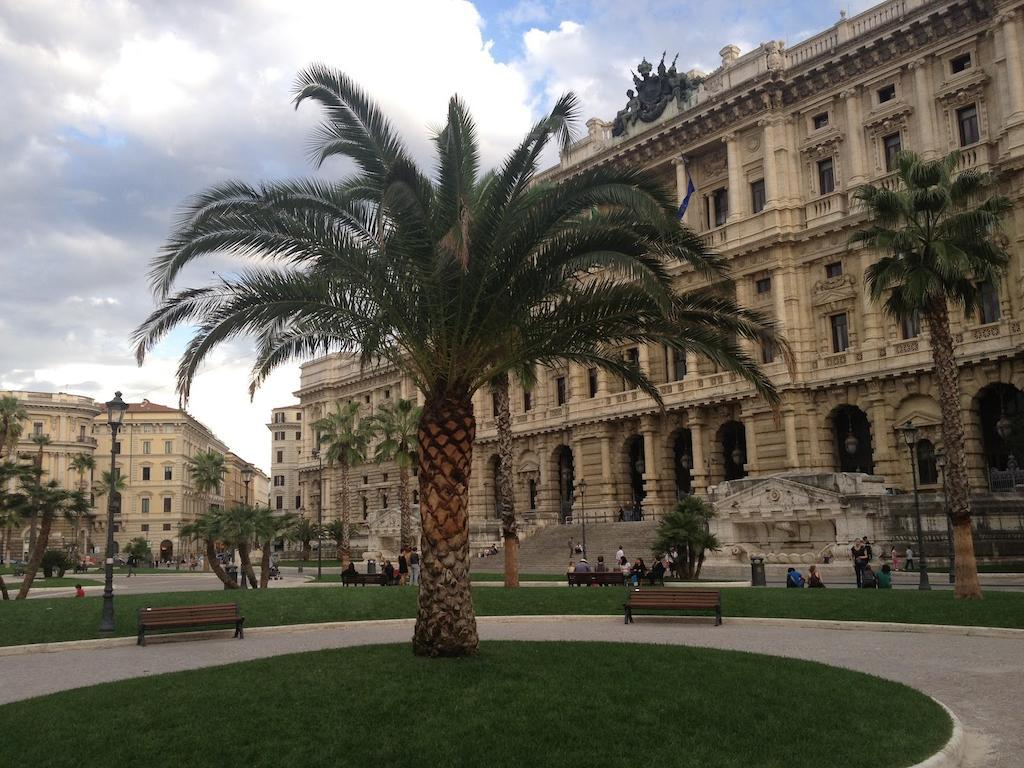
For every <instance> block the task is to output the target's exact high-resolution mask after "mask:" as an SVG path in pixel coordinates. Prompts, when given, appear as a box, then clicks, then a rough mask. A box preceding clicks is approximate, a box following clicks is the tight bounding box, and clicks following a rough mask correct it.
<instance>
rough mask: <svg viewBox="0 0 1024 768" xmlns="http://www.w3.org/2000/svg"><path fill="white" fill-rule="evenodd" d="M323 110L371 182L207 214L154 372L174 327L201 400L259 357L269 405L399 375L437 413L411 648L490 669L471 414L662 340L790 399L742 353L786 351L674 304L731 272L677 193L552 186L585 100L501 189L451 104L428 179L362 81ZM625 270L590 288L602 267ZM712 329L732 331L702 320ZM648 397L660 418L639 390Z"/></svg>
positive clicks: (701, 303) (760, 334)
mask: <svg viewBox="0 0 1024 768" xmlns="http://www.w3.org/2000/svg"><path fill="white" fill-rule="evenodd" d="M307 100H313V101H315V102H318V103H319V104H321V105H322V106H323V107H324V109H325V113H326V117H325V120H324V122H323V124H322V126H321V129H320V131H319V133H318V134H317V137H316V139H315V142H314V154H315V158H316V160H317V162H318V163H322V162H323V161H325V160H327V159H329V158H331V157H335V156H337V157H343V158H348V159H349V160H350V161H352V163H353V164H354V167H355V168H356V172H355V174H354V175H352V176H351V177H349V178H347V179H345V180H343V181H340V182H337V183H331V182H328V181H323V180H319V179H312V180H306V181H294V182H287V183H272V184H263V185H260V186H258V187H254V186H250V185H248V184H244V183H240V182H229V183H225V184H222V185H219V186H216V187H214V188H212V189H210V190H207V191H206V192H204V193H202V194H200V195H199V196H197V197H196V198H195V199H193V200H192V201H191V203H190V204H189V205H188V207H187V210H186V212H185V214H184V216H183V217H182V219H181V221H180V222H179V225H178V227H177V228H176V230H175V231H174V233H173V234H172V235H171V237H170V239H169V241H168V243H167V245H166V247H165V248H164V250H163V252H162V253H161V254H160V255H159V256H158V257H157V258H156V259H155V260H154V262H153V267H152V270H151V277H152V281H153V286H154V290H155V292H156V294H157V297H158V301H159V306H158V307H157V309H156V310H155V311H154V312H153V313H152V314H151V315H150V316H149V318H147V319H146V320H145V321H144V322H143V323H142V325H141V326H140V327H139V328H138V329H137V330H136V335H135V340H136V343H137V356H138V358H139V361H140V362H141V361H142V360H143V358H144V357H145V353H146V352H147V350H149V349H151V348H152V347H153V346H154V345H155V344H157V343H158V342H159V341H160V340H161V339H162V338H163V337H164V335H166V333H168V332H169V331H170V330H171V329H173V328H175V327H176V326H178V325H188V326H189V327H192V328H195V336H194V338H193V340H192V342H191V343H190V344H189V346H188V347H187V348H186V350H185V352H184V353H183V356H182V360H181V363H180V365H179V369H178V390H179V394H180V395H181V397H182V398H184V399H187V398H188V395H189V391H190V387H191V383H192V380H193V378H194V376H195V374H196V371H197V370H198V368H199V366H200V365H201V363H202V361H203V360H204V359H205V358H206V356H207V355H208V354H209V352H210V351H211V350H212V349H214V348H215V347H216V346H217V345H218V344H220V343H221V342H223V341H226V340H228V339H231V338H234V337H236V336H248V335H255V336H256V337H257V359H256V363H255V365H254V370H253V375H252V387H253V388H254V389H255V388H256V387H258V386H259V385H260V383H261V382H262V381H263V380H264V379H265V377H266V376H267V375H268V374H269V373H270V372H271V371H272V370H274V369H275V368H276V367H277V366H279V365H281V364H283V363H285V362H287V361H291V360H295V359H303V358H306V357H308V356H310V355H317V354H324V353H328V352H331V351H335V350H340V351H346V352H357V353H359V354H360V356H361V359H362V361H363V362H364V363H365V364H372V363H373V362H374V361H377V360H384V361H387V362H390V363H392V364H393V365H395V366H396V367H397V368H399V369H400V370H401V371H403V372H404V373H406V374H407V375H408V376H409V377H410V378H411V379H412V380H413V382H414V383H415V385H416V386H417V387H418V389H419V390H420V392H422V393H423V398H424V405H423V414H422V416H421V419H420V424H419V432H418V438H417V439H418V442H419V459H418V461H419V473H418V477H419V491H420V514H421V524H422V542H421V544H422V571H421V573H422V583H421V588H420V592H419V609H418V613H417V622H416V629H415V631H414V637H413V648H414V651H415V652H416V653H418V654H428V655H461V654H467V653H474V652H475V651H476V648H477V643H478V640H477V631H476V618H475V614H474V611H473V601H472V595H471V592H470V581H469V530H468V515H469V509H468V501H469V494H468V490H469V475H470V469H471V466H472V452H473V441H474V436H475V432H476V422H475V418H474V414H473V395H474V393H475V392H476V391H477V390H478V389H480V388H481V387H485V386H488V385H489V383H490V382H491V381H493V380H494V378H495V377H496V376H499V375H500V374H502V373H503V372H508V371H512V370H516V369H518V368H519V367H521V366H523V365H525V364H528V363H540V364H549V363H553V362H554V361H558V360H565V361H569V362H573V363H580V364H583V365H587V366H597V367H599V368H602V369H604V370H606V371H610V372H611V373H613V374H615V375H620V376H621V375H623V373H624V372H625V371H626V370H627V368H628V365H627V364H626V363H624V362H623V361H622V360H621V359H620V358H619V357H618V355H617V354H615V349H616V347H619V346H621V345H624V344H626V343H630V342H640V341H645V340H646V341H650V342H654V343H659V344H666V345H668V346H670V347H673V348H676V349H681V350H690V349H693V350H695V351H698V352H703V353H704V354H706V355H707V356H708V357H710V358H711V359H712V360H714V361H715V362H718V363H720V364H721V365H722V367H725V368H729V369H731V370H737V371H739V372H740V373H741V374H742V375H743V376H745V377H746V378H747V379H748V380H749V381H751V382H752V383H753V384H754V385H755V387H756V388H757V389H758V391H759V392H761V393H762V394H765V395H766V396H768V397H769V398H773V397H774V390H773V388H772V386H771V383H770V382H769V381H768V379H767V378H766V377H765V376H764V375H763V374H762V373H761V371H760V370H759V369H758V367H757V365H756V364H755V363H754V362H753V361H752V360H751V359H750V358H749V357H748V356H747V355H746V354H745V353H744V352H743V350H742V348H741V347H740V346H739V344H738V343H737V341H736V338H737V337H740V338H756V339H763V338H765V337H770V338H772V339H774V334H772V333H770V329H766V327H765V325H764V324H763V323H762V322H761V318H760V317H759V316H757V315H755V314H753V313H750V312H747V311H744V310H741V309H739V308H738V307H736V305H735V303H734V302H731V301H729V300H728V299H724V298H721V297H715V296H711V295H709V294H688V295H685V296H680V295H676V294H675V293H674V292H673V290H672V280H671V276H670V267H671V266H672V265H674V264H677V263H678V262H679V261H680V260H685V261H687V262H688V263H690V264H696V265H698V266H699V267H700V268H701V271H714V270H715V269H717V268H718V267H719V266H720V264H721V262H720V260H719V259H718V258H717V257H714V256H713V255H711V254H708V253H707V252H706V251H705V250H704V246H703V244H702V243H701V242H700V239H699V238H698V237H696V236H695V235H694V234H693V233H692V232H690V231H689V230H686V229H684V228H682V227H680V226H679V223H678V221H677V219H676V216H675V214H676V208H677V203H676V200H675V199H674V192H672V191H670V190H668V189H666V188H665V186H664V185H663V183H662V182H661V180H660V179H659V178H657V177H656V176H655V175H653V174H651V173H648V172H645V171H639V170H630V169H620V168H613V167H600V168H593V169H587V170H585V171H583V172H582V173H580V174H578V175H577V176H574V177H573V178H572V179H569V180H567V181H565V182H564V183H562V184H559V185H557V186H554V185H551V184H545V183H537V180H536V178H535V177H536V172H537V170H538V168H539V163H540V158H541V157H542V156H543V155H544V152H545V150H546V149H547V148H548V145H549V144H550V143H551V141H552V140H557V141H558V142H559V144H560V145H561V147H562V148H563V149H567V148H568V147H569V146H570V144H571V142H572V141H573V138H574V125H575V122H576V113H577V106H576V98H575V97H574V96H572V95H571V94H570V95H566V96H564V97H562V98H561V99H559V100H558V101H557V102H556V104H555V106H554V107H553V109H552V111H551V113H550V114H549V115H548V116H546V117H545V118H543V119H542V120H541V121H540V122H539V123H538V124H537V125H536V126H534V128H533V129H532V130H530V131H529V133H528V134H527V136H526V137H525V138H524V139H523V141H522V142H521V143H520V144H519V145H518V146H517V147H516V148H515V149H514V150H513V151H512V152H511V153H510V154H509V155H508V157H507V158H506V159H505V161H504V162H503V163H502V165H501V167H500V168H499V169H497V170H496V171H492V172H488V173H481V171H480V168H479V150H478V142H477V137H476V128H475V125H474V123H473V120H472V118H471V117H470V115H469V113H468V111H467V109H466V107H465V105H464V104H463V103H462V102H461V101H460V100H459V99H458V98H452V99H451V101H450V102H449V105H448V116H447V122H446V124H445V125H444V127H442V128H441V129H440V130H439V131H437V133H436V135H435V136H434V143H435V147H436V154H437V161H436V164H435V165H436V167H435V168H433V169H431V170H430V171H429V172H427V171H424V170H421V169H420V168H419V167H418V166H417V165H416V163H415V162H414V160H413V159H412V156H411V154H410V153H409V151H408V150H407V149H406V148H405V146H404V144H403V142H402V140H401V139H400V138H399V137H398V136H397V135H396V134H395V132H394V131H393V129H392V127H391V126H390V124H389V123H388V121H387V119H386V118H385V117H384V115H383V114H382V113H381V112H380V110H379V109H378V108H377V106H376V105H375V104H374V103H373V101H372V100H371V99H370V98H369V97H368V96H367V95H366V94H365V93H364V92H363V91H362V90H361V89H360V88H359V87H358V86H357V85H356V84H355V83H354V82H353V81H352V80H351V79H350V78H348V77H347V76H345V75H344V74H341V73H339V72H336V71H333V70H331V69H328V68H326V67H323V66H313V67H310V68H308V69H306V70H305V71H303V72H302V73H301V74H300V76H299V80H298V85H297V95H296V103H297V104H300V103H302V102H304V101H307ZM223 252H228V253H231V254H233V255H235V256H238V257H242V258H249V259H254V260H256V261H257V262H258V263H254V264H251V265H250V266H248V267H246V268H244V269H241V270H239V271H237V272H235V273H233V274H232V275H231V276H230V277H222V278H220V279H219V280H218V282H217V283H216V284H215V285H210V286H207V287H201V288H186V289H182V290H180V291H178V292H177V293H174V292H173V290H174V288H175V282H176V280H177V279H178V277H179V275H180V273H181V270H182V269H183V268H184V267H185V266H186V265H188V264H190V263H191V262H193V261H194V260H196V259H198V258H201V257H203V256H209V255H213V254H219V253H223ZM609 262H611V263H614V264H615V268H614V269H613V270H611V271H604V272H600V273H592V267H593V266H594V265H595V264H602V265H603V264H607V263H609ZM688 313H698V314H700V315H701V316H702V317H705V316H707V315H712V316H715V317H716V318H718V319H719V320H720V322H718V323H717V324H715V325H710V324H707V323H702V324H695V323H691V322H688V321H687V318H688V317H690V316H691V315H690V314H688ZM642 384H643V386H642V388H643V390H644V391H646V392H648V393H649V394H651V395H652V396H655V397H658V391H657V389H656V388H655V387H654V385H653V384H651V383H650V381H649V380H648V379H647V378H646V376H643V377H642Z"/></svg>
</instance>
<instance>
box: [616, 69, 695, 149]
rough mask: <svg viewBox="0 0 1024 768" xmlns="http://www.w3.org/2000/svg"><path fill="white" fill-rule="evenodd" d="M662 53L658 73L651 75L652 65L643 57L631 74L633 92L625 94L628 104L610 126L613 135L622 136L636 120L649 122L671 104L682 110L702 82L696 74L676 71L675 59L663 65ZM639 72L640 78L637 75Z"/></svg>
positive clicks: (631, 90)
mask: <svg viewBox="0 0 1024 768" xmlns="http://www.w3.org/2000/svg"><path fill="white" fill-rule="evenodd" d="M665 55H666V54H665V53H662V54H661V61H660V62H659V63H658V67H657V73H656V74H654V75H652V74H651V70H652V69H654V66H653V65H652V64H651V63H650V62H649V61H647V59H646V58H645V59H644V60H643V61H641V62H640V65H639V66H638V67H637V72H636V73H633V85H634V86H635V90H634V89H632V88H631V89H630V90H628V91H626V97H627V99H628V101H627V102H626V106H625V108H624V109H620V110H619V112H618V114H617V115H616V116H615V121H614V122H613V123H612V136H622V135H623V134H625V133H626V131H627V129H628V128H630V127H631V126H633V125H635V124H636V123H637V121H642V122H645V123H650V122H652V121H654V120H657V119H658V118H659V117H661V115H662V113H664V111H665V108H666V107H667V106H668V105H669V104H670V103H671V102H672V101H675V102H676V104H677V105H678V106H679V107H680V108H683V107H684V105H686V104H688V103H689V101H690V100H691V98H692V96H693V93H694V92H695V91H696V89H697V86H698V85H699V84H700V82H701V80H700V78H699V77H697V76H696V75H691V74H689V73H685V72H679V71H677V70H676V60H677V59H678V58H679V55H678V54H676V58H675V59H673V60H672V64H671V66H669V67H666V66H665ZM637 73H639V76H637Z"/></svg>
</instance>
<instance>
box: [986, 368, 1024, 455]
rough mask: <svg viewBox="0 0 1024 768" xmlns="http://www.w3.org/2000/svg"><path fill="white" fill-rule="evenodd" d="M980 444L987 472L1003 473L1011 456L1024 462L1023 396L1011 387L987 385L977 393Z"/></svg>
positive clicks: (999, 384)
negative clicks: (1000, 471)
mask: <svg viewBox="0 0 1024 768" xmlns="http://www.w3.org/2000/svg"><path fill="white" fill-rule="evenodd" d="M978 411H979V415H980V416H981V442H982V447H983V450H984V451H985V465H986V467H987V468H988V469H990V470H991V469H996V470H1005V469H1007V468H1008V466H1007V465H1008V464H1009V462H1010V457H1011V456H1012V457H1013V458H1014V460H1015V463H1016V464H1017V466H1018V467H1019V466H1020V464H1021V461H1024V393H1022V392H1021V391H1020V390H1019V389H1017V388H1016V387H1015V386H1013V385H1012V384H1003V383H998V384H990V385H989V386H987V387H985V388H984V389H982V390H981V392H979V393H978Z"/></svg>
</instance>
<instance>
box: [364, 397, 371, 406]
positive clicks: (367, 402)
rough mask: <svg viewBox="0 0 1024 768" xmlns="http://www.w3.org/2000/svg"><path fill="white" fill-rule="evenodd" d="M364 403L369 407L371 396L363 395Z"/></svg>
mask: <svg viewBox="0 0 1024 768" xmlns="http://www.w3.org/2000/svg"><path fill="white" fill-rule="evenodd" d="M363 402H364V403H366V404H367V405H369V404H370V396H369V395H363Z"/></svg>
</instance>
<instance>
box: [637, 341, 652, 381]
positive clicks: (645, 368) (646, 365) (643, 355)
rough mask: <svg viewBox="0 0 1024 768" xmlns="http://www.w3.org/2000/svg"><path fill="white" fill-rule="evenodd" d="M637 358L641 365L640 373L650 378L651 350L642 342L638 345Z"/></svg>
mask: <svg viewBox="0 0 1024 768" xmlns="http://www.w3.org/2000/svg"><path fill="white" fill-rule="evenodd" d="M637 352H638V353H639V355H638V356H637V358H638V360H639V363H640V372H641V373H642V374H644V375H645V376H647V377H648V378H650V376H651V350H650V348H649V347H648V346H647V345H646V344H644V343H643V342H641V343H640V344H638V345H637Z"/></svg>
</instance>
